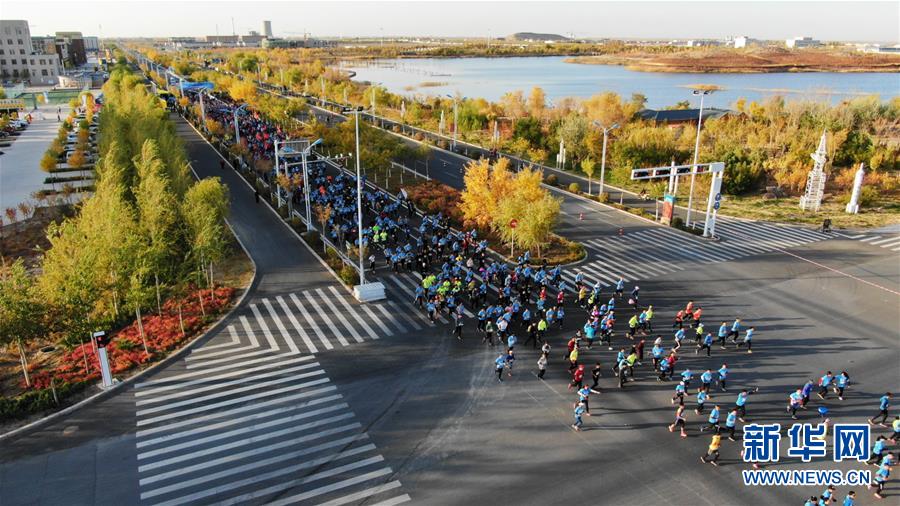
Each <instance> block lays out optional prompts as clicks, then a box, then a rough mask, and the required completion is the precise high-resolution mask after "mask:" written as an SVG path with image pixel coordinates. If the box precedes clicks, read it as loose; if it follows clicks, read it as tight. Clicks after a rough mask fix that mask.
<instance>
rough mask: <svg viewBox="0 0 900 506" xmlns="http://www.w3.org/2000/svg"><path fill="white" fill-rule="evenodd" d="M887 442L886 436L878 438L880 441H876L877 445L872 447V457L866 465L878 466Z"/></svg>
mask: <svg viewBox="0 0 900 506" xmlns="http://www.w3.org/2000/svg"><path fill="white" fill-rule="evenodd" d="M885 441H886V440H885V438H884V436H878V439H876V440H875V444H874V445H872V455H871V456H870V457H869V460H867V461H866V464H875V465H878V464H879V463H880V462H881V454H882V452H884V445H885Z"/></svg>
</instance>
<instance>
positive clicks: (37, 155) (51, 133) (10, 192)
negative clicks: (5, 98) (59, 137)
mask: <svg viewBox="0 0 900 506" xmlns="http://www.w3.org/2000/svg"><path fill="white" fill-rule="evenodd" d="M62 107H63V111H62V113H61V116H62V117H63V118H64V117H65V116H66V115H67V114H68V113H69V108H68V106H62ZM56 108H57V105H55V104H51V105H42V106H41V107H40V108H39V109H38V111H40V112H42V113H43V114H44V117H45V119H43V120H42V119H40V114H39V113H38V112H37V111H35V112H32V113H31V116H32V118H33V119H32V122H31V125H29V126H28V128H26V129H25V130H24V131H23V132H22V134H21V135H20V136H18V137H17V138H16V140H15V141H13V143H12V145H11V146H10V147H8V148H6V149H4V150H3V151H4V153H3V155H0V209H6V208H7V207H15V206H17V205H18V204H19V203H20V202H26V201H31V200H34V199H33V198H32V196H31V194H32V193H34V192H36V191H38V190H41V189H44V188H45V186H44V178H46V177H48V176H49V175H50V174H47V173H46V172H44V171H42V170H41V157H42V156H44V152H45V151H47V148H48V147H49V146H50V143H51V142H53V139H55V138H56V132H57V131H58V130H59V127H60V125H61V123H59V122H57V121H56Z"/></svg>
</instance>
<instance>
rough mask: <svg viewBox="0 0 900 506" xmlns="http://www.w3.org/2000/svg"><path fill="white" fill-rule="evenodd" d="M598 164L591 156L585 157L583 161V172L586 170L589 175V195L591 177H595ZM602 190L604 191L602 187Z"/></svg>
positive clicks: (589, 192)
mask: <svg viewBox="0 0 900 506" xmlns="http://www.w3.org/2000/svg"><path fill="white" fill-rule="evenodd" d="M596 165H597V164H596V162H594V160H593V159H591V158H585V159H584V160H582V161H581V172H584V173H585V175H587V177H588V195H590V194H591V178H592V177H594V169H595V168H596ZM600 192H601V193H602V192H603V189H602V188H601V189H600Z"/></svg>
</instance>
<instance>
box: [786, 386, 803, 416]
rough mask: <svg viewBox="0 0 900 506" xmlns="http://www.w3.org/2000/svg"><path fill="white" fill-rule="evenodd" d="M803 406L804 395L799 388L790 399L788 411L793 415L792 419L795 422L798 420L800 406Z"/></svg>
mask: <svg viewBox="0 0 900 506" xmlns="http://www.w3.org/2000/svg"><path fill="white" fill-rule="evenodd" d="M802 405H803V394H802V393H801V390H800V389H799V388H798V389H797V391H796V392H793V393H792V394H791V395H790V396H789V397H788V406H787V411H788V413H790V414H791V418H792V419H794V420H796V419H797V409H799V408H800V406H802Z"/></svg>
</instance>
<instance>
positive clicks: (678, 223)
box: [672, 216, 684, 228]
mask: <svg viewBox="0 0 900 506" xmlns="http://www.w3.org/2000/svg"><path fill="white" fill-rule="evenodd" d="M672 226H673V227H675V228H684V220H683V219H682V218H681V216H676V217H674V218H672Z"/></svg>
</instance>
